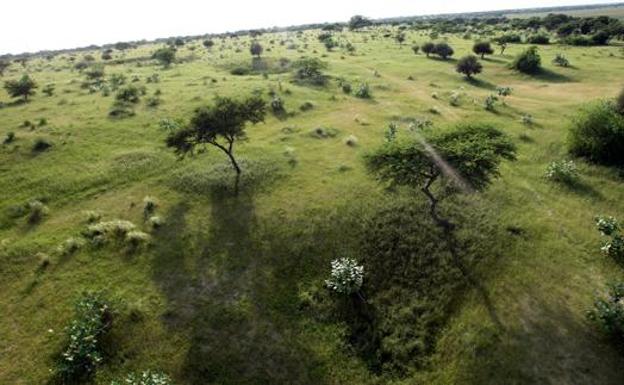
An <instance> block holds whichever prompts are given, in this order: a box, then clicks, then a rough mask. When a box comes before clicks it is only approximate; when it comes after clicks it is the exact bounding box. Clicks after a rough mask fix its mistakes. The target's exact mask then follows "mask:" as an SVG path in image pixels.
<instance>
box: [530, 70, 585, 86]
mask: <svg viewBox="0 0 624 385" xmlns="http://www.w3.org/2000/svg"><path fill="white" fill-rule="evenodd" d="M532 77H533V78H534V79H536V80H541V81H545V82H549V83H572V82H575V81H576V80H574V79H572V78H571V77H569V76H567V75H562V74H559V73H557V72H554V71H551V70H549V69H546V68H542V70H541V71H540V72H538V73H537V74H535V75H532Z"/></svg>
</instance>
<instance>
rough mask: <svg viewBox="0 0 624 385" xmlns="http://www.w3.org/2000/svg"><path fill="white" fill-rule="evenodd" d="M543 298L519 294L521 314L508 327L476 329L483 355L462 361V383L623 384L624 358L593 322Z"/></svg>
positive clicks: (519, 384)
mask: <svg viewBox="0 0 624 385" xmlns="http://www.w3.org/2000/svg"><path fill="white" fill-rule="evenodd" d="M541 298H543V294H539V293H534V294H533V295H532V294H530V293H529V294H527V295H526V296H523V297H521V298H517V299H516V300H515V301H516V302H517V303H518V306H519V311H520V312H521V314H522V315H521V319H520V321H519V322H516V323H515V325H514V327H513V328H509V329H508V330H507V331H506V332H503V333H499V332H494V331H493V330H492V329H491V328H490V327H488V326H487V325H481V326H478V327H476V330H472V332H471V334H472V335H473V336H478V335H481V337H477V338H475V337H473V341H472V342H473V346H471V349H473V351H474V350H476V351H478V352H479V354H478V355H476V356H475V355H474V354H470V357H471V359H469V360H468V361H467V362H465V363H464V364H462V367H461V368H460V369H459V370H458V378H457V380H458V382H457V383H462V384H466V385H495V384H500V383H510V384H518V385H530V384H587V385H617V384H620V383H621V379H622V378H623V377H622V376H624V371H623V370H622V367H623V365H622V364H623V363H624V360H623V359H622V358H621V356H620V354H618V352H617V351H616V350H615V349H614V348H612V347H610V346H608V345H607V344H606V343H605V341H602V340H601V337H600V335H598V334H597V333H596V332H595V329H594V328H593V325H591V324H589V323H587V322H585V321H584V320H583V317H582V315H579V314H574V313H572V312H571V310H570V308H569V307H567V306H565V305H564V304H560V303H546V302H545V301H544V300H542V299H541ZM475 341H476V342H475ZM506 381H508V382H506Z"/></svg>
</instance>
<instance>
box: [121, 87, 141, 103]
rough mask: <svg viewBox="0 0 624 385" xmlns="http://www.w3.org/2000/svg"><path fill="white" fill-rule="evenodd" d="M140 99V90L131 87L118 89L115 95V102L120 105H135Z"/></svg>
mask: <svg viewBox="0 0 624 385" xmlns="http://www.w3.org/2000/svg"><path fill="white" fill-rule="evenodd" d="M140 98H141V90H139V88H137V87H135V86H133V85H129V86H126V87H124V88H121V89H119V91H117V95H115V100H116V101H117V102H122V103H132V104H136V103H138V102H139V99H140Z"/></svg>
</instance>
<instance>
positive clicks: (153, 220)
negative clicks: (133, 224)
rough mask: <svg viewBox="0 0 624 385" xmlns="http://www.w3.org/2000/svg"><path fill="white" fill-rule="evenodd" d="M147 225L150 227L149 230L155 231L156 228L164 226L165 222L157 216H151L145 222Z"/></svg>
mask: <svg viewBox="0 0 624 385" xmlns="http://www.w3.org/2000/svg"><path fill="white" fill-rule="evenodd" d="M147 223H148V224H149V225H150V226H151V228H153V229H157V228H159V227H161V226H162V225H164V224H165V221H164V220H163V219H162V218H161V217H159V216H158V215H154V216H151V217H150V218H149V219H148V220H147Z"/></svg>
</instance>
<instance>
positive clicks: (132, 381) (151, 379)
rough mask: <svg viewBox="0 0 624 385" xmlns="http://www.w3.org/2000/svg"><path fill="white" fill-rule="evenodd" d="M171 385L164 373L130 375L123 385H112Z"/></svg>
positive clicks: (115, 383)
mask: <svg viewBox="0 0 624 385" xmlns="http://www.w3.org/2000/svg"><path fill="white" fill-rule="evenodd" d="M124 384H126V385H171V384H172V382H171V379H170V378H169V376H167V375H166V374H164V373H160V372H152V371H149V370H148V371H145V372H143V373H141V374H140V375H136V374H129V375H128V377H126V379H125V381H124V382H123V383H120V382H117V381H113V382H112V383H111V385H124Z"/></svg>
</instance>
